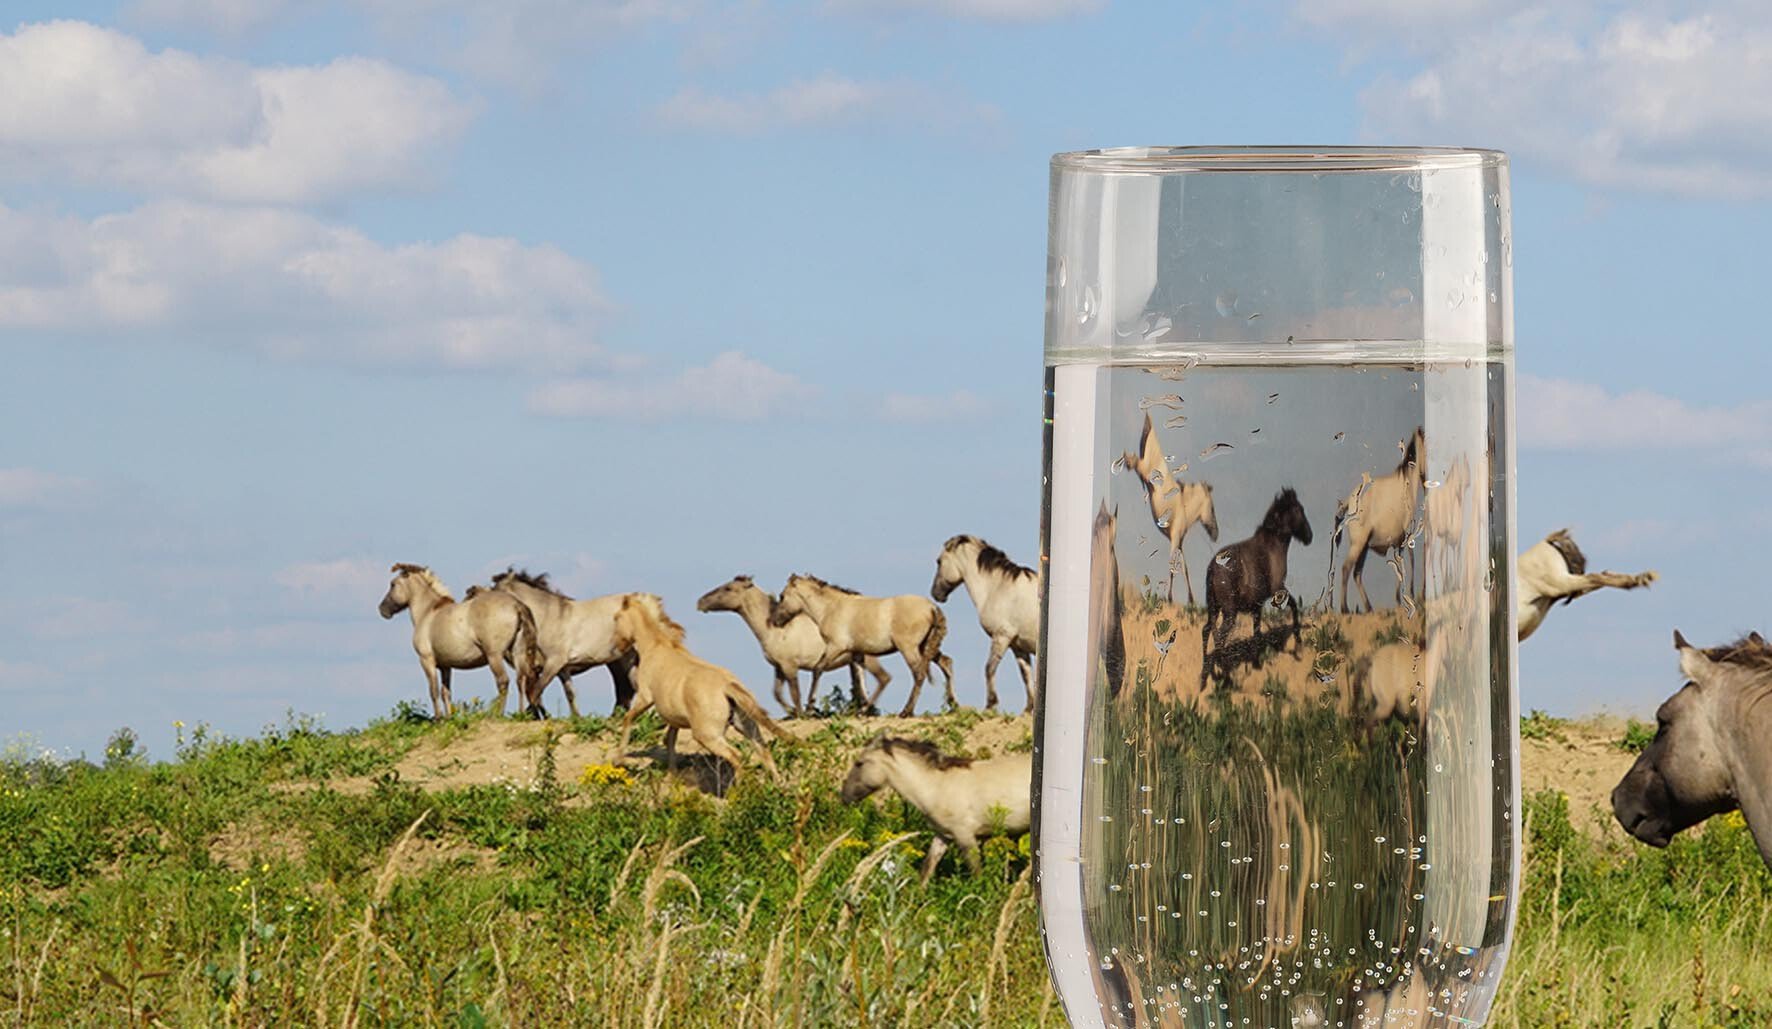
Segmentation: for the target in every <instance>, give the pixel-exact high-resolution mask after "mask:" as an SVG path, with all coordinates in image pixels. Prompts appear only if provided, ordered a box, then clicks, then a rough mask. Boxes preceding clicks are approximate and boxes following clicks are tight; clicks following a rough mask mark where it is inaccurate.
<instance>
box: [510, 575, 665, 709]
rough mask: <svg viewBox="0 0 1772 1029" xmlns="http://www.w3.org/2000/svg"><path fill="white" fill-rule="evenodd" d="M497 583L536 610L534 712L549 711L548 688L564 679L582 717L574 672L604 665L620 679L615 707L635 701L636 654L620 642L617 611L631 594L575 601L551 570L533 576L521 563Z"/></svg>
mask: <svg viewBox="0 0 1772 1029" xmlns="http://www.w3.org/2000/svg"><path fill="white" fill-rule="evenodd" d="M492 588H493V589H495V590H499V591H501V592H504V593H508V594H510V595H511V596H513V597H516V598H517V599H518V600H521V601H522V602H523V603H524V605H525V606H527V607H528V608H529V610H531V611H533V612H534V613H535V622H536V625H537V627H538V628H539V630H540V633H539V638H538V640H537V642H538V643H539V644H540V645H541V653H542V667H541V674H540V676H539V677H538V678H537V679H536V680H535V682H534V683H532V684H531V686H530V691H529V696H528V697H526V698H525V699H526V702H527V704H528V710H529V712H530V713H531V714H534V715H537V716H540V717H544V718H545V717H546V716H547V712H546V711H545V710H543V709H542V706H541V697H542V692H543V691H544V690H546V689H547V688H548V683H550V682H553V681H554V679H555V678H558V679H559V680H560V688H561V689H563V690H565V691H566V705H567V706H568V707H570V708H571V709H572V717H574V718H577V717H579V713H578V694H577V693H576V692H574V691H573V689H572V677H573V676H575V675H577V674H579V673H580V672H586V671H589V670H591V669H592V668H595V667H597V666H598V665H603V666H604V667H606V668H608V669H609V678H610V681H611V682H613V683H614V684H615V706H616V707H617V708H625V707H628V706H629V705H631V704H632V703H633V702H634V686H633V683H632V682H631V681H630V676H631V675H632V674H633V664H634V661H633V656H632V655H631V654H630V653H628V652H627V651H622V650H617V649H616V647H615V612H616V610H617V609H618V608H620V607H621V602H622V598H623V597H625V596H629V595H630V594H625V593H616V594H612V595H610V596H607V597H597V598H595V599H593V600H574V599H572V598H571V597H569V596H567V595H566V594H564V593H561V592H560V591H559V590H556V589H554V587H553V586H552V585H550V584H549V583H548V577H547V575H546V574H545V573H544V574H541V575H531V574H530V573H529V572H528V571H518V570H517V569H515V568H507V569H505V570H504V571H502V572H500V573H498V574H497V575H495V576H493V577H492ZM633 595H635V596H645V595H646V594H633Z"/></svg>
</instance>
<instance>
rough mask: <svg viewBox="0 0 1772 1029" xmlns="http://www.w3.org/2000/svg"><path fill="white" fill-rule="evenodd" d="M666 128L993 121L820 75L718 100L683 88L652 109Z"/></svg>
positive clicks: (921, 90)
mask: <svg viewBox="0 0 1772 1029" xmlns="http://www.w3.org/2000/svg"><path fill="white" fill-rule="evenodd" d="M658 115H659V117H660V118H661V119H662V120H663V121H664V122H666V123H667V124H671V125H676V126H679V127H681V128H688V129H697V130H701V131H706V132H724V133H731V134H733V135H757V134H760V133H766V132H776V131H781V130H785V129H798V128H809V127H816V126H828V125H846V124H869V125H874V124H878V123H881V122H889V121H904V122H914V123H917V124H921V125H935V126H938V127H939V126H953V125H957V124H962V123H968V122H979V121H986V122H988V121H993V120H995V119H996V117H997V112H996V110H995V109H994V108H992V107H990V106H988V105H981V104H975V103H970V102H966V101H960V100H957V99H956V98H954V97H951V96H945V95H943V94H941V93H940V92H939V91H937V90H934V89H932V88H930V87H928V86H925V85H921V84H919V83H912V82H860V81H857V80H855V79H851V78H847V77H845V76H842V75H838V74H836V73H834V72H825V73H824V74H822V75H819V76H816V77H814V78H810V79H800V80H797V81H794V82H790V83H788V84H787V85H784V86H779V87H777V88H775V89H773V90H770V91H769V92H767V93H749V94H740V95H724V94H719V93H709V92H707V91H705V90H702V89H701V88H699V87H697V86H686V87H684V88H683V89H682V90H680V91H678V93H677V94H676V95H675V96H673V97H671V98H670V99H669V100H666V101H665V102H664V103H663V104H661V105H659V107H658Z"/></svg>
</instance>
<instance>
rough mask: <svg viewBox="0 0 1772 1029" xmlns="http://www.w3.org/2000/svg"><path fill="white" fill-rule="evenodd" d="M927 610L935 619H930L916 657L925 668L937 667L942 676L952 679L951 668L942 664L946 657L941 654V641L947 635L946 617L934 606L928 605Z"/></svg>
mask: <svg viewBox="0 0 1772 1029" xmlns="http://www.w3.org/2000/svg"><path fill="white" fill-rule="evenodd" d="M929 610H930V612H931V613H932V614H934V615H935V617H934V618H932V619H930V621H929V631H928V632H926V633H924V634H923V642H922V644H921V645H920V646H918V648H917V653H918V656H920V657H921V658H922V659H923V661H924V663H925V665H926V666H927V665H937V666H939V667H941V668H942V670H943V672H944V674H946V675H947V676H948V678H950V679H952V678H953V672H952V671H951V666H950V665H949V664H944V662H945V661H946V660H947V655H945V654H943V653H942V652H941V641H942V640H944V639H947V635H948V616H947V615H945V614H942V612H941V608H939V607H936V606H935V605H934V604H931V605H929Z"/></svg>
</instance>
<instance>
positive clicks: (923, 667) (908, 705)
mask: <svg viewBox="0 0 1772 1029" xmlns="http://www.w3.org/2000/svg"><path fill="white" fill-rule="evenodd" d="M921 642H922V641H920V640H917V641H908V642H905V641H901V642H900V643H899V647H898V652H899V654H901V655H902V656H903V657H904V663H905V665H906V666H907V667H909V668H910V670H911V696H910V699H909V700H906V701H905V702H904V710H902V711H900V712H899V713H898V717H900V718H910V717H913V716H914V715H916V713H917V694H919V693H921V692H923V680H924V679H925V678H926V677H927V676H928V675H929V662H927V661H924V660H923V659H922V658H921V657H920V656H918V655H917V646H918V644H919V643H921Z"/></svg>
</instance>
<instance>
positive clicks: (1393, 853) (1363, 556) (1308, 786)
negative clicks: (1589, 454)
mask: <svg viewBox="0 0 1772 1029" xmlns="http://www.w3.org/2000/svg"><path fill="white" fill-rule="evenodd" d="M1050 213H1051V227H1050V240H1049V243H1050V252H1049V257H1048V263H1047V284H1046V426H1045V485H1044V496H1043V501H1044V503H1043V508H1042V519H1041V558H1042V561H1043V562H1044V569H1045V576H1044V580H1043V582H1044V586H1043V589H1044V593H1043V597H1042V627H1041V639H1040V653H1039V673H1038V674H1039V684H1038V685H1039V698H1040V706H1039V709H1038V715H1037V723H1036V736H1035V743H1036V747H1037V761H1036V772H1035V785H1034V794H1035V802H1036V807H1035V822H1034V826H1035V833H1036V836H1035V839H1036V846H1037V857H1036V862H1037V865H1036V870H1037V872H1038V876H1039V897H1040V910H1041V921H1042V929H1043V931H1044V933H1045V945H1046V954H1047V960H1048V963H1049V965H1050V967H1051V971H1052V976H1053V980H1054V983H1055V985H1056V987H1057V990H1058V994H1059V996H1060V998H1061V999H1062V1001H1063V1004H1064V1007H1065V1010H1066V1012H1067V1013H1068V1015H1069V1017H1070V1019H1071V1022H1072V1024H1074V1025H1078V1026H1163V1027H1184V1029H1185V1027H1206V1026H1223V1027H1232V1026H1235V1027H1239V1029H1240V1027H1244V1026H1276V1027H1291V1026H1350V1027H1351V1026H1387V1027H1389V1026H1440V1025H1458V1026H1463V1025H1478V1024H1481V1023H1482V1022H1483V1020H1484V1018H1485V1017H1486V1015H1487V1013H1488V1011H1489V1007H1490V1003H1491V1001H1492V999H1493V997H1494V995H1495V990H1496V986H1497V981H1498V978H1499V976H1500V974H1501V969H1502V965H1503V962H1504V960H1505V958H1506V954H1507V948H1508V941H1509V937H1510V934H1511V932H1512V926H1513V921H1514V910H1515V902H1516V896H1517V874H1518V869H1519V829H1518V819H1519V814H1518V813H1519V786H1518V780H1519V775H1518V756H1517V755H1518V732H1519V730H1518V721H1517V717H1516V700H1515V684H1514V649H1515V639H1514V633H1515V619H1514V601H1513V590H1514V546H1513V535H1514V497H1513V487H1512V482H1513V474H1512V472H1513V465H1514V444H1513V439H1512V428H1513V416H1512V406H1513V381H1512V377H1513V316H1512V296H1511V283H1512V263H1513V255H1512V244H1511V241H1510V237H1509V201H1508V172H1507V159H1506V157H1505V155H1503V154H1501V153H1499V152H1496V151H1488V150H1465V149H1448V148H1422V149H1414V148H1411V149H1403V148H1390V147H1350V148H1337V149H1302V148H1269V147H1239V148H1200V147H1177V148H1166V149H1144V148H1137V149H1130V148H1129V149H1117V150H1094V151H1085V152H1081V153H1071V154H1060V155H1058V156H1056V157H1055V158H1054V159H1053V161H1052V192H1051V212H1050Z"/></svg>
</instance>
